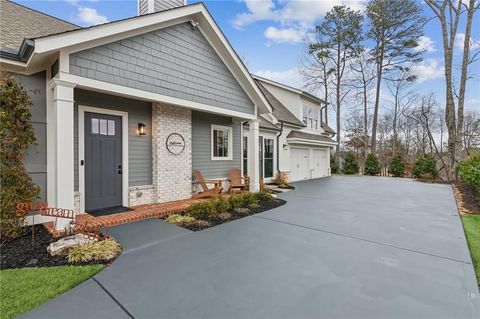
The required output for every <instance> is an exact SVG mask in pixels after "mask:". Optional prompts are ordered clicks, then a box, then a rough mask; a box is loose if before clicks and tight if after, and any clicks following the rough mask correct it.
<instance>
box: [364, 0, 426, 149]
mask: <svg viewBox="0 0 480 319" xmlns="http://www.w3.org/2000/svg"><path fill="white" fill-rule="evenodd" d="M367 17H368V19H369V22H370V27H369V31H368V33H367V35H368V37H369V38H370V39H372V40H373V41H374V43H375V47H374V48H373V50H372V59H373V60H374V61H375V64H376V72H377V74H376V93H375V107H374V113H373V123H372V146H371V147H372V151H373V152H375V150H376V147H377V124H378V114H379V107H380V91H381V83H382V80H383V75H384V73H385V72H388V71H389V70H390V69H391V68H392V67H394V66H395V65H403V64H411V63H415V62H419V61H421V59H422V57H421V56H422V53H423V52H422V51H418V50H416V48H417V46H418V42H417V40H418V38H419V37H420V36H421V35H423V31H422V29H423V24H424V21H425V20H424V17H423V15H422V8H421V6H420V5H419V4H418V3H417V2H416V1H414V0H395V1H392V0H370V2H369V3H368V5H367Z"/></svg>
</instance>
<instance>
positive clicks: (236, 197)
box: [228, 194, 243, 208]
mask: <svg viewBox="0 0 480 319" xmlns="http://www.w3.org/2000/svg"><path fill="white" fill-rule="evenodd" d="M228 202H229V203H230V207H232V208H239V207H242V206H243V197H242V194H232V195H230V197H228Z"/></svg>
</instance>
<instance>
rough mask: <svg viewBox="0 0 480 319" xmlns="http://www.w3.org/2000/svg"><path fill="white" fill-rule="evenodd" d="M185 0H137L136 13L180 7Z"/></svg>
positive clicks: (185, 2)
mask: <svg viewBox="0 0 480 319" xmlns="http://www.w3.org/2000/svg"><path fill="white" fill-rule="evenodd" d="M186 4H187V0H138V14H139V15H143V14H148V13H154V12H159V11H164V10H168V9H173V8H178V7H182V6H184V5H186Z"/></svg>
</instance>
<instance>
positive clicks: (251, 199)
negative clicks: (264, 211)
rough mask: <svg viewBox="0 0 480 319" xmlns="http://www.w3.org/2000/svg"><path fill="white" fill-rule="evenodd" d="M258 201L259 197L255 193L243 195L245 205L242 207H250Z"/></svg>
mask: <svg viewBox="0 0 480 319" xmlns="http://www.w3.org/2000/svg"><path fill="white" fill-rule="evenodd" d="M257 201H258V199H257V197H256V196H255V194H253V193H250V192H248V193H244V194H243V205H242V206H248V205H251V204H255V203H256V202H257Z"/></svg>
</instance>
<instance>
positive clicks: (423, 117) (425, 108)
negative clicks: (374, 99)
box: [404, 94, 448, 171]
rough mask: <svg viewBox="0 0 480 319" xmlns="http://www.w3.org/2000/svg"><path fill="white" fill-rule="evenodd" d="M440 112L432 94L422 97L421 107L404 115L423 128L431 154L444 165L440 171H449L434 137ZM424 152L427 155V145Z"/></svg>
mask: <svg viewBox="0 0 480 319" xmlns="http://www.w3.org/2000/svg"><path fill="white" fill-rule="evenodd" d="M438 111H439V108H438V104H437V101H436V99H435V95H433V94H431V95H430V96H428V97H425V96H424V97H422V100H421V104H420V106H418V107H416V108H414V109H413V110H409V112H405V113H404V115H405V116H407V117H409V118H410V119H412V120H414V121H415V122H416V123H417V124H419V125H420V126H421V127H422V128H423V132H424V133H425V134H426V136H427V138H428V148H429V151H430V152H431V153H435V154H436V155H437V157H438V158H439V159H440V161H441V163H442V167H441V169H440V170H442V169H443V170H445V171H448V169H447V168H448V164H447V162H446V161H445V158H444V156H443V154H442V153H441V151H440V148H439V147H438V143H437V141H436V139H435V135H434V134H435V131H434V127H435V125H436V124H435V123H436V119H438V115H437V113H438ZM423 151H424V153H426V147H425V145H424V150H423Z"/></svg>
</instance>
